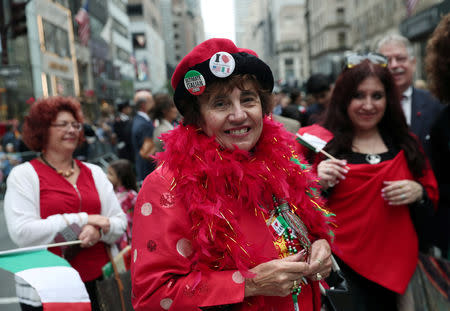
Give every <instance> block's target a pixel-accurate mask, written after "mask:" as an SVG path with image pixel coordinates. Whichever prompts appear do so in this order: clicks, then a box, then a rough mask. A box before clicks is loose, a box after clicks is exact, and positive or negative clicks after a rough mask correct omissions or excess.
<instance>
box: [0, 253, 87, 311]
mask: <svg viewBox="0 0 450 311" xmlns="http://www.w3.org/2000/svg"><path fill="white" fill-rule="evenodd" d="M0 268H2V269H5V270H7V271H9V272H12V273H14V274H15V275H17V276H19V277H21V278H22V279H23V280H25V281H26V282H28V283H29V284H30V285H31V286H32V287H34V289H36V291H37V292H38V294H39V296H40V297H41V302H42V306H43V309H44V311H56V310H71V311H90V310H91V302H90V300H89V295H88V293H87V291H86V288H85V286H84V283H83V281H81V278H80V275H79V274H78V272H77V271H76V270H75V269H73V268H72V267H71V266H70V264H69V263H68V262H67V261H66V260H65V259H63V258H61V257H59V256H57V255H55V254H53V253H51V252H49V251H47V250H40V251H34V252H25V253H23V252H22V253H15V254H8V255H0Z"/></svg>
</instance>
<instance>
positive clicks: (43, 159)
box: [41, 154, 75, 178]
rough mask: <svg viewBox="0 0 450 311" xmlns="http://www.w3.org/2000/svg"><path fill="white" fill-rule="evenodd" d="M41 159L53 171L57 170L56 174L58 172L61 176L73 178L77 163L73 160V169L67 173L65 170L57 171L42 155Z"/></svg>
mask: <svg viewBox="0 0 450 311" xmlns="http://www.w3.org/2000/svg"><path fill="white" fill-rule="evenodd" d="M41 159H42V161H44V163H45V164H47V165H48V166H50V167H51V168H52V169H54V170H55V172H57V173H58V174H59V175H61V176H63V177H65V178H68V177H70V176H72V175H73V174H74V173H75V169H74V166H75V164H74V163H75V161H74V160H73V159H72V168H71V169H70V170H67V171H63V170H57V169H56V168H55V167H54V166H53V165H51V164H50V163H48V161H47V160H46V159H45V157H44V154H41Z"/></svg>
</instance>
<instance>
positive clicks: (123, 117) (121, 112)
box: [113, 101, 134, 163]
mask: <svg viewBox="0 0 450 311" xmlns="http://www.w3.org/2000/svg"><path fill="white" fill-rule="evenodd" d="M131 111H132V109H131V106H130V103H129V102H128V101H123V102H120V103H119V104H117V112H118V114H117V117H116V119H115V120H114V124H113V129H114V133H115V134H116V136H117V155H118V156H119V158H121V159H127V160H128V161H130V162H132V163H134V153H133V144H132V142H131V140H132V138H131V137H132V136H131V127H132V125H133V121H132V119H131V118H130V115H131Z"/></svg>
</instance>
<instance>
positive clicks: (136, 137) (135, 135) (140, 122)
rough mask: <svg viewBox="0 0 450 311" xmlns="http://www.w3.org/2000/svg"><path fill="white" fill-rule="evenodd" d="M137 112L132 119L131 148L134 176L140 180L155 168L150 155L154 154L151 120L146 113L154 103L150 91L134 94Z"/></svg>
mask: <svg viewBox="0 0 450 311" xmlns="http://www.w3.org/2000/svg"><path fill="white" fill-rule="evenodd" d="M134 102H135V103H136V109H137V113H136V116H135V117H134V119H133V126H132V129H131V135H132V143H133V150H134V156H135V164H136V177H137V181H138V182H142V181H143V180H144V179H145V177H146V176H147V175H148V174H150V173H151V172H152V171H153V170H154V169H155V163H154V161H153V159H152V155H154V154H155V143H154V142H153V131H154V129H155V127H154V125H153V121H152V120H151V119H150V116H149V115H148V113H149V112H150V110H151V109H152V108H153V106H154V105H155V101H154V100H153V96H152V93H150V91H137V92H136V94H135V95H134Z"/></svg>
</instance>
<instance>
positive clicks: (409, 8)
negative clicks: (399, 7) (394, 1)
mask: <svg viewBox="0 0 450 311" xmlns="http://www.w3.org/2000/svg"><path fill="white" fill-rule="evenodd" d="M417 2H419V0H405V5H406V12H407V14H408V17H409V16H411V15H412V13H413V12H414V8H415V7H416V4H417Z"/></svg>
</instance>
